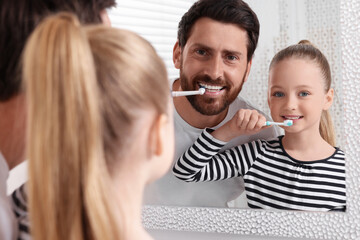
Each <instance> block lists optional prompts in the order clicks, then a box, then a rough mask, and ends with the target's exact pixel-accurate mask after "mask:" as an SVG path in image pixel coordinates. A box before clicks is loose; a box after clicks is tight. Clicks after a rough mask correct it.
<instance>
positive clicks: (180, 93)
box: [171, 91, 201, 97]
mask: <svg viewBox="0 0 360 240" xmlns="http://www.w3.org/2000/svg"><path fill="white" fill-rule="evenodd" d="M198 94H201V93H200V92H199V91H172V92H171V96H172V97H181V96H189V95H198Z"/></svg>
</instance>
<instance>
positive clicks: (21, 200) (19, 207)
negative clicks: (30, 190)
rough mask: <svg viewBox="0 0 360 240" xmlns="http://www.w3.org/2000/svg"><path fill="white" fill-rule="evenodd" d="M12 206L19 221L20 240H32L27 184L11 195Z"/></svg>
mask: <svg viewBox="0 0 360 240" xmlns="http://www.w3.org/2000/svg"><path fill="white" fill-rule="evenodd" d="M11 199H12V206H13V210H14V212H15V215H16V218H17V220H18V226H19V236H18V238H17V239H18V240H31V239H32V238H31V235H30V223H29V212H28V208H27V205H28V200H27V184H26V183H25V184H23V185H21V187H19V188H18V189H16V190H15V191H14V192H13V193H12V194H11Z"/></svg>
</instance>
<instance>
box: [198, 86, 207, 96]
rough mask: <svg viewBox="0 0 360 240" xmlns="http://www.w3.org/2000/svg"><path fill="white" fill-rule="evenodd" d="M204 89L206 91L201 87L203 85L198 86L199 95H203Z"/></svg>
mask: <svg viewBox="0 0 360 240" xmlns="http://www.w3.org/2000/svg"><path fill="white" fill-rule="evenodd" d="M205 91H206V90H205V88H203V87H202V88H199V93H200V95H203V94H204V93H205Z"/></svg>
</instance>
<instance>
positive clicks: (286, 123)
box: [284, 120, 293, 127]
mask: <svg viewBox="0 0 360 240" xmlns="http://www.w3.org/2000/svg"><path fill="white" fill-rule="evenodd" d="M284 124H285V125H286V126H288V127H290V126H292V125H293V121H292V120H285V121H284Z"/></svg>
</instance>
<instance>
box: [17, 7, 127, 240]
mask: <svg viewBox="0 0 360 240" xmlns="http://www.w3.org/2000/svg"><path fill="white" fill-rule="evenodd" d="M23 66H24V67H23V70H24V71H23V78H24V80H25V84H26V88H27V102H28V110H29V112H28V141H27V142H28V157H29V211H30V222H31V230H30V231H31V234H32V236H33V239H36V240H49V239H51V240H64V239H67V240H79V239H121V238H120V232H121V230H120V229H119V225H118V220H117V219H116V218H115V216H114V212H117V211H118V210H115V209H114V208H115V206H116V204H114V203H113V202H112V201H113V200H112V199H113V198H112V197H111V196H112V195H111V194H110V193H109V190H108V189H109V187H108V186H109V182H110V176H109V174H108V171H107V166H106V163H105V160H104V153H103V149H102V142H101V136H102V133H101V119H100V109H99V104H100V103H99V102H98V99H99V93H98V87H97V83H96V73H95V66H94V60H93V57H92V54H91V50H90V46H89V43H88V40H87V38H86V34H85V33H84V32H83V30H82V29H81V28H80V24H79V22H78V20H77V18H76V17H75V16H73V15H71V14H65V13H62V14H58V15H55V16H53V17H49V18H48V19H47V20H46V21H44V22H43V23H41V24H40V25H39V26H38V28H37V29H36V30H35V31H34V32H33V34H32V35H31V37H30V39H29V41H28V43H27V45H26V48H25V52H24V65H23Z"/></svg>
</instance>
